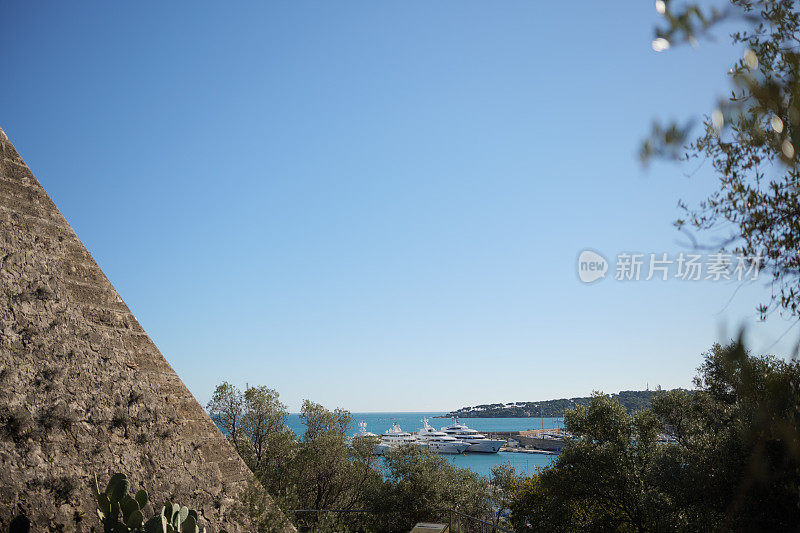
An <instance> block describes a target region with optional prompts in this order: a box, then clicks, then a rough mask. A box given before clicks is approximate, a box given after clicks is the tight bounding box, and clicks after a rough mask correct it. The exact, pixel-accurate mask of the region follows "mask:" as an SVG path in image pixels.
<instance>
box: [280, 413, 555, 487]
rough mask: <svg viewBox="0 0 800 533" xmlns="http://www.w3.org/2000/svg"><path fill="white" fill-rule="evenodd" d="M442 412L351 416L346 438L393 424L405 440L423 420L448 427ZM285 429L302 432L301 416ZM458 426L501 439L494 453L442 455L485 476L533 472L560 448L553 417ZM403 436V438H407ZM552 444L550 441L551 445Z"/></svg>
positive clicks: (291, 417)
mask: <svg viewBox="0 0 800 533" xmlns="http://www.w3.org/2000/svg"><path fill="white" fill-rule="evenodd" d="M444 414H445V413H441V412H439V413H435V412H425V413H417V412H400V413H352V419H351V424H350V427H349V429H348V435H349V436H354V435H357V434H358V433H359V431H361V428H360V427H359V425H360V424H361V423H364V424H365V428H364V429H365V430H366V431H367V432H369V433H373V434H374V435H375V436H376V437H377V436H380V434H382V433H384V432H385V431H387V430H389V429H391V428H392V427H393V426H394V425H395V424H396V425H397V426H399V427H400V428H401V431H402V432H403V433H407V434H408V437H414V436H416V434H417V433H418V428H420V427H421V426H422V425H423V424H422V420H423V419H425V418H427V419H428V420H429V421H430V424H431V425H435V426H437V427H436V428H435V429H437V430H438V429H439V428H438V426H442V427H447V426H450V425H452V423H453V419H452V418H444ZM286 423H287V426H288V427H289V428H290V429H291V430H292V431H294V432H295V433H296V434H297V435H301V434H302V432H303V429H304V426H303V424H302V421H301V420H300V416H299V415H298V414H294V413H293V414H290V415H289V418H288V419H287V422H286ZM459 423H460V424H463V425H465V426H467V427H469V428H470V429H473V430H476V431H477V432H479V433H481V434H483V435H485V436H486V437H487V438H488V439H489V440H500V441H503V444H502V445H501V446H499V447H498V449H497V452H495V453H473V452H469V451H466V452H464V453H457V454H444V455H443V457H446V458H447V460H448V461H450V462H451V463H453V464H454V465H456V466H459V467H462V468H469V469H470V470H472V471H474V472H477V473H479V474H481V475H484V476H487V477H488V476H490V475H491V469H492V468H493V467H495V466H497V465H500V464H509V465H511V466H512V467H514V468H515V469H516V471H517V472H518V473H533V472H535V471H536V470H537V469H539V468H542V467H545V466H548V465H549V464H550V463H551V462H552V461H553V460H554V458H555V457H557V454H558V452H559V451H560V450H561V448H562V447H563V440H559V439H558V438H553V437H560V436H563V433H564V429H563V420H562V419H561V418H552V417H544V418H542V417H535V418H533V417H532V418H459ZM408 437H405V438H408ZM551 441H552V442H551Z"/></svg>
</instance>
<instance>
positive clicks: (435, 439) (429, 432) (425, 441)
mask: <svg viewBox="0 0 800 533" xmlns="http://www.w3.org/2000/svg"><path fill="white" fill-rule="evenodd" d="M417 440H418V441H419V443H420V444H421V445H425V446H427V448H428V449H429V450H430V451H432V452H436V453H452V454H459V453H464V452H465V451H466V450H467V448H469V447H470V445H469V444H467V443H466V442H464V441H461V440H458V439H456V438H455V437H451V436H450V435H448V434H447V433H445V432H443V431H437V430H435V429H434V428H432V427H431V425H430V424H428V419H427V418H423V419H422V427H421V428H420V429H419V431H418V432H417Z"/></svg>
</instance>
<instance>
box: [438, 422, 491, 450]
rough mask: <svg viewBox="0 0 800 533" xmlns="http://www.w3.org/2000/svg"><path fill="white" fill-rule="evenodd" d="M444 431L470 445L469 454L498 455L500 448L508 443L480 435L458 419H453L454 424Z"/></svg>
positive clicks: (444, 428) (443, 429)
mask: <svg viewBox="0 0 800 533" xmlns="http://www.w3.org/2000/svg"><path fill="white" fill-rule="evenodd" d="M442 431H443V432H444V433H445V434H447V435H450V436H451V437H454V438H456V439H458V440H462V441H464V442H465V443H467V444H469V448H467V451H468V452H483V453H497V452H498V451H499V450H500V447H501V446H502V445H504V444H505V443H506V441H504V440H494V439H490V438H488V437H486V435H484V434H483V433H478V432H477V431H475V430H474V429H470V428H468V427H467V426H465V425H464V424H459V423H458V417H456V418H454V419H453V423H452V424H451V425H449V426H447V427H443V428H442Z"/></svg>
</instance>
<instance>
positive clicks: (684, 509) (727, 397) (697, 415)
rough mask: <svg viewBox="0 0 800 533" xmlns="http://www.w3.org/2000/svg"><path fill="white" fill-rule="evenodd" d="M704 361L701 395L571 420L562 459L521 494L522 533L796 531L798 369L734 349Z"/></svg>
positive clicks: (517, 503) (522, 486)
mask: <svg viewBox="0 0 800 533" xmlns="http://www.w3.org/2000/svg"><path fill="white" fill-rule="evenodd" d="M704 355H705V359H704V363H703V365H702V366H701V367H700V369H699V374H698V376H697V378H696V381H695V382H696V385H697V387H698V390H696V391H693V392H691V393H689V392H688V391H670V392H665V393H662V394H659V395H657V396H655V397H654V398H653V407H652V409H651V410H646V411H641V412H639V413H637V414H635V415H633V416H631V415H629V414H628V413H627V412H626V411H625V409H623V408H622V406H621V405H619V403H618V402H616V401H613V400H611V399H609V398H607V397H604V396H596V397H595V398H594V399H593V400H592V402H591V403H590V405H589V406H588V407H579V408H576V409H575V410H574V411H572V412H570V413H568V415H567V417H566V424H567V428H568V430H569V431H570V432H571V433H572V435H573V438H571V439H570V440H569V441H568V443H567V445H566V447H565V449H564V451H563V453H562V454H561V455H560V456H559V457H558V459H557V460H556V462H555V464H554V465H553V466H552V467H550V468H546V469H544V470H542V471H541V472H539V473H538V474H537V475H535V476H533V477H531V478H528V479H526V480H524V481H522V482H520V483H519V484H518V485H517V487H516V488H515V490H514V495H513V498H512V503H511V509H512V523H513V525H514V529H515V531H519V532H522V531H543V530H553V529H555V530H587V531H711V530H724V531H789V530H793V528H794V527H796V524H798V523H800V506H798V502H799V501H800V367H799V366H798V363H797V362H791V363H786V362H784V361H779V360H776V359H774V358H771V357H764V356H761V357H755V356H752V355H750V354H748V353H747V352H746V350H745V349H744V347H743V346H742V345H741V343H739V342H736V343H732V344H730V345H728V346H720V345H715V346H714V347H713V348H712V349H711V350H710V351H709V352H708V353H706V354H704ZM665 431H666V432H667V433H668V434H669V435H671V436H672V437H673V439H671V441H670V442H662V440H661V439H659V434H660V433H662V432H665Z"/></svg>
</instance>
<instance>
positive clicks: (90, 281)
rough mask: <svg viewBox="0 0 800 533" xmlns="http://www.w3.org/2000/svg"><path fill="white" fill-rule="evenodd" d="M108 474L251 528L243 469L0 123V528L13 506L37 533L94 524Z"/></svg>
mask: <svg viewBox="0 0 800 533" xmlns="http://www.w3.org/2000/svg"><path fill="white" fill-rule="evenodd" d="M112 472H123V473H125V474H127V475H128V477H129V479H131V481H132V482H133V483H134V486H138V487H141V488H145V489H146V490H147V491H148V492H149V494H150V500H151V502H153V503H154V504H155V505H157V506H158V510H160V506H161V504H162V502H164V501H165V500H171V501H178V502H179V503H181V504H183V505H188V506H190V507H194V508H195V509H197V510H198V512H201V513H202V515H203V516H204V518H205V523H206V524H207V525H208V526H209V530H210V531H217V530H218V529H220V528H222V527H224V528H226V529H228V531H254V530H255V527H254V526H252V525H251V524H250V523H249V522H247V520H246V519H245V518H243V517H242V515H241V514H240V513H239V511H238V510H237V504H238V503H239V500H240V499H241V496H242V491H245V490H250V489H249V488H248V486H249V485H251V483H252V475H251V473H250V471H249V470H248V468H247V466H246V465H245V464H244V463H243V462H242V460H241V459H240V458H239V456H238V455H237V453H236V451H235V450H234V449H233V448H232V447H231V446H230V444H229V443H228V441H227V440H226V439H225V438H224V436H223V435H222V434H221V433H220V431H219V429H217V427H216V426H215V425H214V423H213V422H212V421H211V420H210V419H209V417H208V415H207V414H206V412H205V411H204V410H203V408H202V407H201V406H200V405H199V404H198V403H197V401H196V400H195V399H194V397H193V396H192V394H191V393H190V392H189V390H188V389H187V388H186V386H185V385H184V384H183V382H181V380H180V378H178V376H177V374H176V373H175V371H174V370H173V369H172V368H171V367H170V366H169V364H168V363H167V362H166V360H165V359H164V357H163V356H162V355H161V353H160V352H159V351H158V349H157V348H156V346H155V345H154V344H153V342H152V341H151V340H150V338H149V337H148V336H147V334H146V333H145V332H144V331H143V329H142V327H141V326H140V325H139V323H138V322H137V321H136V319H135V318H134V316H133V315H132V314H131V312H130V310H128V308H127V306H126V305H125V303H124V302H123V301H122V299H121V298H120V297H119V295H118V294H117V292H116V290H114V287H113V286H112V285H111V283H110V282H109V281H108V279H107V278H106V277H105V275H104V274H103V272H102V271H101V270H100V268H99V267H98V265H97V263H95V261H94V260H93V259H92V257H91V255H90V254H89V253H88V252H87V250H86V248H85V247H84V246H83V244H82V243H81V241H80V240H79V239H78V237H77V236H76V235H75V232H74V231H73V230H72V228H71V227H70V226H69V224H68V223H67V221H66V220H65V219H64V217H63V216H62V215H61V213H60V212H59V210H58V208H56V206H55V204H53V202H52V201H51V200H50V198H49V197H48V195H47V193H46V192H45V191H44V189H43V188H42V186H41V185H40V184H39V182H38V181H37V180H36V178H34V176H33V174H32V173H31V171H30V170H29V169H28V167H27V166H26V165H25V162H24V161H23V160H22V158H21V157H20V156H19V154H18V153H17V151H16V150H15V149H14V147H13V146H12V145H11V142H10V141H9V140H8V137H7V136H6V135H5V133H4V132H3V131H2V130H1V129H0V531H3V532H4V531H7V530H8V527H9V521H10V520H11V518H12V517H13V516H15V515H18V514H20V513H24V514H26V515H27V516H28V517H29V518H30V520H31V522H32V524H33V527H32V531H75V530H78V531H85V532H88V531H90V526H92V525H94V526H97V525H98V520H97V516H96V513H95V509H96V505H95V498H94V494H93V491H92V486H93V479H94V475H95V474H97V476H98V478H100V479H101V480H108V477H109V475H110V473H112ZM267 507H268V509H269V511H268V512H269V514H271V515H272V516H273V517H274V518H276V519H278V520H279V521H283V520H285V519H283V516H282V515H281V513H280V511H278V510H277V509H275V508H274V506H272V504H269V503H268V505H267ZM76 513H77V514H76ZM80 513H83V518H82V519H81V518H80V516H81V515H80ZM275 526H276V527H275V529H276V530H281V529H283V526H278V524H277V523H275ZM99 530H100V529H98V531H99ZM288 530H292V528H291V526H288Z"/></svg>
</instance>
